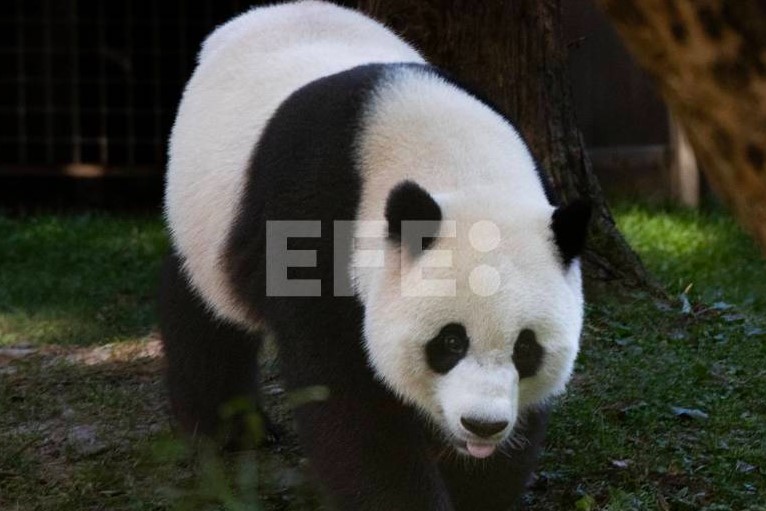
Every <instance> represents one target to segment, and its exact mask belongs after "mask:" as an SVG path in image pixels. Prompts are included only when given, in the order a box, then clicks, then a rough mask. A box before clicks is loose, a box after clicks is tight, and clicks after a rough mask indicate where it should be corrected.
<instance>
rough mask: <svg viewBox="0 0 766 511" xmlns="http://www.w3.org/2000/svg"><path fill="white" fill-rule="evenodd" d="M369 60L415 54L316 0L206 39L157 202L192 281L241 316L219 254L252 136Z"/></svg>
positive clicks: (235, 22) (263, 14)
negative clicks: (294, 96) (302, 95)
mask: <svg viewBox="0 0 766 511" xmlns="http://www.w3.org/2000/svg"><path fill="white" fill-rule="evenodd" d="M372 62H380V63H384V62H423V59H422V57H421V56H420V55H419V54H418V53H417V52H416V51H415V50H414V49H413V48H412V47H410V46H409V45H407V44H406V43H404V42H403V41H402V40H401V39H399V38H398V37H396V36H395V35H394V34H393V33H391V32H390V31H389V30H387V29H386V28H385V27H383V26H382V25H380V24H379V23H377V22H375V21H373V20H371V19H369V18H367V17H365V16H362V15H361V14H359V13H357V12H354V11H351V10H348V9H343V8H340V7H337V6H334V5H332V4H329V3H324V2H317V1H302V2H296V3H288V4H282V5H275V6H270V7H261V8H256V9H253V10H250V11H248V12H246V13H244V14H242V15H240V16H238V17H236V18H234V19H232V20H231V21H229V22H228V23H226V24H224V25H222V26H220V27H219V28H217V29H216V30H215V31H214V32H213V33H212V34H211V35H210V36H208V38H207V39H206V40H205V42H204V43H203V46H202V51H201V52H200V54H199V62H198V64H197V68H196V70H195V71H194V74H193V76H192V77H191V79H190V80H189V82H188V84H187V85H186V89H185V91H184V95H183V98H182V100H181V104H180V106H179V108H178V114H177V117H176V121H175V124H174V126H173V132H172V134H171V138H170V147H169V154H168V168H167V178H166V193H165V212H166V216H167V221H168V225H169V226H170V229H171V234H172V239H173V244H174V246H175V247H176V249H177V250H178V251H179V252H180V253H181V254H182V255H183V257H184V261H185V265H186V269H187V271H188V274H189V276H190V278H191V280H192V283H193V284H194V287H195V288H196V289H197V290H198V292H199V293H201V294H202V296H203V297H204V299H205V300H206V302H207V303H208V304H209V305H210V307H211V308H212V310H213V311H214V312H215V313H216V314H219V315H220V316H222V317H224V318H228V319H232V320H235V321H237V322H240V323H242V324H247V323H248V321H247V317H246V314H245V312H244V308H243V306H242V304H240V303H238V302H237V300H236V299H235V298H234V296H233V293H232V292H231V289H230V288H229V285H228V284H227V280H226V276H225V275H224V271H223V266H222V265H221V264H220V260H221V258H222V257H223V251H224V246H225V242H226V239H227V235H228V232H229V229H230V227H231V225H232V224H233V222H234V218H235V215H236V213H237V206H238V204H239V203H238V201H237V198H239V197H240V196H241V193H242V189H243V182H244V178H245V173H246V169H247V163H248V159H249V158H250V155H251V153H252V151H253V144H254V142H255V141H257V140H258V138H259V137H260V134H261V133H262V132H263V129H264V127H265V126H266V123H267V122H268V120H269V118H270V117H271V116H272V114H273V113H274V111H275V110H276V109H277V107H278V106H279V105H280V103H282V101H284V99H285V98H286V97H287V96H289V95H290V93H292V92H293V91H295V90H296V89H298V88H299V87H301V86H302V85H305V84H307V83H309V82H311V81H313V80H316V79H317V78H321V77H323V76H328V75H331V74H334V73H337V72H339V71H343V70H345V69H349V68H352V67H355V66H359V65H361V64H367V63H372Z"/></svg>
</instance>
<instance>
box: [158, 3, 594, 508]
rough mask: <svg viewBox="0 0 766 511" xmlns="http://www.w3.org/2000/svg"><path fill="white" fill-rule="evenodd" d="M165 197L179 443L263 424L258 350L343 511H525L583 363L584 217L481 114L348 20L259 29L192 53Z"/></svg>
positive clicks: (443, 81) (282, 9)
mask: <svg viewBox="0 0 766 511" xmlns="http://www.w3.org/2000/svg"><path fill="white" fill-rule="evenodd" d="M166 180H167V182H166V196H165V212H166V219H167V224H168V226H169V230H170V233H171V241H172V254H171V255H170V256H169V257H168V259H167V261H166V263H165V267H164V270H163V282H162V287H161V293H160V305H161V307H160V314H161V317H160V323H161V332H162V337H163V342H164V348H165V353H166V357H167V364H168V382H169V387H170V399H171V405H172V409H173V412H174V415H175V417H176V419H177V420H178V422H179V423H180V424H181V426H182V427H183V428H184V429H185V430H186V431H187V432H189V433H191V434H197V435H210V436H214V435H215V434H216V431H217V428H219V426H220V410H221V407H222V406H223V405H225V404H226V403H227V402H228V401H229V400H232V399H241V398H245V399H247V400H249V401H250V402H251V403H252V404H253V406H255V407H257V408H258V409H259V410H261V405H260V400H259V393H258V388H257V383H256V382H257V380H258V372H257V353H258V347H259V344H260V342H261V339H262V338H264V337H265V336H270V337H273V338H274V339H275V342H276V345H277V347H278V351H279V360H280V362H279V363H280V372H281V376H282V377H283V379H284V381H285V385H286V387H287V389H288V390H289V391H296V392H298V391H300V390H301V389H323V395H322V396H320V398H317V399H312V400H306V401H304V402H302V404H300V405H298V406H296V408H295V410H294V416H295V420H296V423H297V429H298V434H299V438H300V441H301V445H302V448H303V449H304V451H305V453H306V454H307V456H308V458H309V460H310V466H311V467H312V469H313V472H314V474H315V476H316V478H317V480H318V482H319V483H320V486H321V487H322V488H324V490H325V491H326V494H327V496H328V498H329V500H330V501H331V502H332V503H333V504H334V505H335V506H337V508H339V509H348V510H385V511H392V510H418V511H422V510H440V511H441V510H444V511H446V510H482V511H491V510H505V509H509V508H512V507H513V506H515V505H517V504H518V502H519V498H520V496H521V495H522V493H523V491H524V488H525V484H526V483H527V481H528V479H529V477H530V474H531V472H532V470H533V467H534V464H535V460H536V457H537V453H538V450H539V447H540V445H541V442H542V440H543V436H544V430H545V425H546V422H547V403H548V401H549V399H550V398H551V397H552V396H554V395H556V394H559V393H561V392H562V391H563V390H564V387H565V385H566V383H567V380H568V379H569V378H570V375H571V373H572V369H573V364H574V361H575V357H576V354H577V351H578V345H579V337H580V331H581V327H582V321H583V295H582V284H581V272H580V266H579V255H580V253H581V251H582V250H583V246H584V241H585V233H586V230H587V229H586V226H587V223H588V216H589V207H588V205H587V204H586V203H584V202H574V203H572V204H569V205H567V206H560V205H557V204H556V203H555V200H554V198H553V197H552V194H551V192H550V188H549V187H548V186H547V185H546V183H545V180H544V179H543V178H542V177H541V175H540V173H539V172H538V167H537V165H536V163H535V160H534V158H533V157H532V155H531V154H530V150H529V148H528V147H527V146H526V144H525V143H524V141H523V140H522V137H521V136H520V135H519V133H518V131H517V130H516V129H515V128H514V126H513V124H512V123H511V122H510V121H509V120H508V119H507V118H506V117H504V116H503V115H502V114H501V113H500V112H499V111H498V110H497V109H496V108H494V107H493V106H492V104H490V103H489V102H487V101H486V100H484V99H482V98H481V97H480V96H479V95H478V94H476V93H473V92H471V91H469V90H467V89H466V88H464V87H462V86H461V85H459V84H458V83H457V82H456V81H455V80H454V79H452V78H450V77H449V76H447V75H446V74H445V73H443V72H442V71H440V70H439V69H436V68H435V67H433V66H431V65H429V64H428V63H427V62H426V61H425V60H424V59H423V57H421V56H420V54H419V53H418V52H417V51H416V50H415V49H413V48H412V47H411V46H409V45H408V44H407V43H405V42H404V41H402V40H401V39H400V38H399V37H398V36H396V35H395V34H393V33H392V32H391V31H390V30H388V29H387V28H385V27H384V26H382V25H381V24H379V23H377V22H376V21H373V20H371V19H369V18H367V17H365V16H363V15H361V14H359V13H357V12H354V11H352V10H348V9H345V8H342V7H339V6H335V5H332V4H329V3H323V2H317V1H301V2H295V3H285V4H280V5H275V6H268V7H258V8H255V9H252V10H250V11H248V12H246V13H244V14H242V15H240V16H238V17H236V18H234V19H233V20H231V21H229V22H228V23H226V24H224V25H222V26H220V27H219V28H217V29H216V30H215V31H214V32H213V33H212V34H211V35H210V36H209V37H208V38H207V39H206V40H205V42H204V44H203V46H202V49H201V51H200V53H199V58H198V65H197V67H196V70H195V71H194V73H193V76H192V77H191V79H190V80H189V82H188V84H187V86H186V88H185V91H184V93H183V98H182V100H181V103H180V106H179V108H178V114H177V118H176V122H175V124H174V126H173V129H172V134H171V138H170V146H169V164H168V169H167V177H166ZM267 425H268V424H267Z"/></svg>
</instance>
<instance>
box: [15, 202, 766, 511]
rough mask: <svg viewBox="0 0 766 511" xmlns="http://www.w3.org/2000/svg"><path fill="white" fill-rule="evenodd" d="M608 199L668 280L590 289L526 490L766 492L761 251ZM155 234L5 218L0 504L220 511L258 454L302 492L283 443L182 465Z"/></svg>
mask: <svg viewBox="0 0 766 511" xmlns="http://www.w3.org/2000/svg"><path fill="white" fill-rule="evenodd" d="M616 216H617V220H618V223H619V225H620V227H621V228H622V229H623V231H624V232H625V234H626V236H627V238H628V239H629V240H630V242H631V243H632V244H633V245H634V246H635V247H636V248H637V250H638V251H639V253H640V255H641V256H642V258H643V259H644V261H645V262H646V264H647V265H648V267H649V269H650V270H651V271H652V272H653V273H654V274H655V275H656V276H657V278H658V279H659V280H660V281H661V282H662V283H664V284H665V285H666V286H667V288H668V289H669V291H670V292H671V294H672V295H673V296H675V297H678V298H676V299H674V300H671V301H661V300H658V299H656V298H653V297H651V296H648V295H645V294H642V293H634V294H632V295H627V296H625V295H622V296H603V297H599V298H598V299H595V300H593V301H591V303H590V304H589V305H588V307H587V324H586V327H585V331H584V335H583V345H582V351H581V355H580V357H579V360H578V363H577V367H576V374H575V377H574V379H573V381H572V384H571V385H570V390H569V392H568V393H567V394H566V395H565V396H564V397H562V398H560V399H558V400H557V403H556V407H555V409H554V410H555V411H554V414H553V417H552V420H551V425H550V431H549V435H548V445H547V448H546V449H545V451H544V453H543V456H542V459H541V465H540V470H539V480H538V482H537V483H536V484H535V485H534V488H533V490H532V491H531V492H530V493H529V495H528V499H527V500H528V504H529V508H530V509H532V510H536V511H542V510H546V511H547V510H584V511H590V510H608V511H634V510H663V511H664V510H672V511H677V510H679V511H684V510H704V511H723V510H731V511H742V510H748V511H764V510H766V496H765V495H766V400H765V399H764V396H763V393H764V390H766V321H765V320H764V313H766V262H765V261H764V259H763V258H762V257H761V256H760V254H759V253H758V251H757V250H756V249H755V247H754V245H753V244H752V242H750V240H748V239H747V237H746V236H744V235H743V234H742V232H741V231H740V230H739V229H738V228H737V226H736V225H735V224H734V222H732V220H731V219H729V218H728V217H727V216H726V215H724V214H721V213H715V212H713V213H704V214H698V213H695V212H691V211H687V210H680V209H672V208H671V209H663V208H656V207H655V208H647V207H643V206H635V205H627V206H621V207H618V208H617V209H616ZM165 249H166V240H165V234H164V232H163V229H162V227H161V224H160V222H159V221H158V220H157V219H145V218H144V219H142V218H115V217H109V216H100V215H87V216H70V217H31V218H27V219H22V220H11V219H7V218H6V219H3V218H0V257H2V266H0V345H2V344H6V345H12V344H19V343H22V344H31V345H32V346H33V347H35V348H36V349H38V351H37V352H36V353H34V354H31V355H28V356H22V357H20V358H18V359H14V358H13V357H12V358H11V359H10V360H4V359H3V356H2V352H0V411H2V412H1V413H0V509H3V510H6V509H8V510H11V511H26V510H33V509H34V510H48V509H50V510H56V511H79V510H81V509H114V510H141V511H144V510H166V509H177V508H179V506H180V508H183V509H228V510H229V511H231V510H232V509H236V508H237V505H238V504H241V503H243V502H245V501H248V500H249V499H251V498H252V496H251V492H252V488H249V487H248V482H247V481H245V480H244V479H247V478H249V477H250V476H248V474H251V473H252V471H253V470H255V471H256V472H257V474H258V476H259V477H265V476H267V475H271V476H274V477H275V478H276V480H277V482H276V483H274V484H275V486H272V487H271V489H268V488H267V489H265V490H264V489H263V488H261V490H259V491H260V492H261V495H262V496H264V497H265V498H266V505H265V506H264V509H267V510H271V509H283V510H287V509H289V510H300V509H313V508H314V505H307V504H304V503H305V502H312V500H311V497H310V496H309V497H305V498H304V497H301V495H302V494H303V493H302V492H305V484H303V483H301V482H300V481H301V479H300V477H298V476H296V474H299V473H300V456H299V453H297V452H296V451H295V449H294V447H291V446H287V448H283V449H282V450H281V451H279V452H270V451H259V452H258V454H257V456H256V459H257V466H252V464H248V463H245V464H244V465H243V464H242V463H240V461H241V460H234V462H232V463H230V464H228V465H227V466H221V465H218V464H217V462H210V463H207V464H204V463H203V465H202V467H201V469H200V470H199V471H198V473H199V475H198V476H195V475H194V474H195V471H194V470H193V467H194V460H193V459H192V458H190V457H189V455H188V453H186V452H184V451H183V449H179V448H178V446H177V444H176V443H174V442H172V441H168V440H167V439H168V435H169V426H168V421H167V408H166V400H165V397H164V395H163V385H162V378H161V374H162V373H161V367H162V365H161V358H160V357H159V350H158V346H157V341H156V339H152V338H145V335H146V333H147V332H149V331H151V330H152V329H153V326H154V322H155V319H154V315H153V312H152V311H153V300H154V288H155V282H156V275H157V271H158V266H159V261H160V258H161V255H162V253H163V252H164V250H165ZM690 284H692V286H691V288H689V285H690ZM684 291H687V292H686V293H684ZM681 295H683V296H681ZM136 338H141V340H138V341H135V340H133V339H136ZM106 344H109V346H106V347H105V346H103V345H106ZM674 407H682V408H688V409H692V410H696V411H699V412H702V413H703V414H704V415H703V416H702V417H699V418H685V417H682V416H678V415H677V414H676V413H675V412H674ZM283 411H284V410H283ZM705 417H706V418H705ZM282 419H283V420H284V417H282ZM83 428H85V429H83ZM83 431H85V432H86V433H87V434H86V435H85V439H86V440H87V441H86V442H85V444H83V440H82V438H80V437H79V436H78V435H79V434H78V432H80V433H82V432H83ZM91 441H92V442H91ZM88 442H91V443H88ZM238 463H239V464H238ZM226 474H228V476H227V475H226ZM242 476H247V477H245V478H244V479H243V477H242ZM296 481H297V482H296ZM222 502H230V503H232V504H231V505H229V507H225V506H222V505H221V503H222Z"/></svg>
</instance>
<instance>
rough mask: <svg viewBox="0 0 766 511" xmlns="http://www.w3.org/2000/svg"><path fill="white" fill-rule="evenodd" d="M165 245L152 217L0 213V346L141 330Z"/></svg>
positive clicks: (123, 335)
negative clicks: (7, 215)
mask: <svg viewBox="0 0 766 511" xmlns="http://www.w3.org/2000/svg"><path fill="white" fill-rule="evenodd" d="M166 249H167V241H166V237H165V233H164V230H163V228H162V223H161V222H160V221H159V219H157V218H155V217H147V218H140V217H139V218H116V217H110V216H103V215H81V216H68V217H55V216H33V217H29V218H24V219H20V220H19V219H9V218H5V217H2V216H0V254H1V255H0V257H1V259H0V261H1V262H0V264H1V265H2V266H0V346H2V345H10V344H14V345H18V344H31V345H44V344H78V345H88V344H96V343H105V342H116V341H121V340H126V339H130V338H135V337H140V336H142V335H145V334H146V333H147V332H148V330H149V329H150V328H151V325H152V324H153V322H154V303H155V299H154V294H155V293H154V290H155V288H156V279H157V273H158V269H159V264H160V260H161V258H162V254H163V253H164V252H165V250H166Z"/></svg>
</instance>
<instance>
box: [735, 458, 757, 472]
mask: <svg viewBox="0 0 766 511" xmlns="http://www.w3.org/2000/svg"><path fill="white" fill-rule="evenodd" d="M735 468H736V469H737V472H742V473H743V474H749V473H750V472H753V471H755V469H756V468H757V467H756V466H755V465H751V464H750V463H747V462H745V461H742V460H738V461H737V464H736V465H735Z"/></svg>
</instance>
